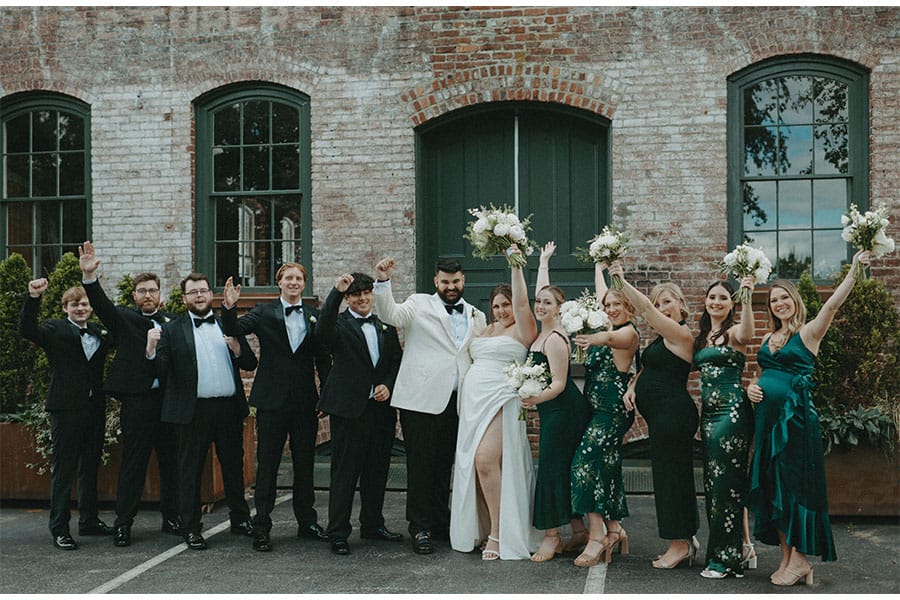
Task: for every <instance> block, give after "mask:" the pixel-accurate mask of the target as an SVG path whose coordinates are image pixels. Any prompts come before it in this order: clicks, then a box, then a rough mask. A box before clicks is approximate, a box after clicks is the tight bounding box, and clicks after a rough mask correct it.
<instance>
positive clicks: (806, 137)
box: [779, 125, 813, 175]
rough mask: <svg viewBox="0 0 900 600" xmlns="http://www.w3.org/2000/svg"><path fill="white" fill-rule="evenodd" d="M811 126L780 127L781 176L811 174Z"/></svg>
mask: <svg viewBox="0 0 900 600" xmlns="http://www.w3.org/2000/svg"><path fill="white" fill-rule="evenodd" d="M812 130H813V128H812V126H808V125H796V126H793V127H781V128H779V133H780V134H781V143H782V145H783V146H784V162H782V165H781V166H782V169H781V174H783V175H811V174H812V154H813V148H812V146H813V143H812Z"/></svg>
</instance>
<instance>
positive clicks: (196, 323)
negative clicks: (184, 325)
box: [194, 315, 216, 327]
mask: <svg viewBox="0 0 900 600" xmlns="http://www.w3.org/2000/svg"><path fill="white" fill-rule="evenodd" d="M215 322H216V317H215V316H213V315H209V316H208V317H206V318H205V319H194V327H200V326H201V325H203V324H204V323H215Z"/></svg>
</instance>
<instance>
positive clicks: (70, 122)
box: [59, 112, 84, 150]
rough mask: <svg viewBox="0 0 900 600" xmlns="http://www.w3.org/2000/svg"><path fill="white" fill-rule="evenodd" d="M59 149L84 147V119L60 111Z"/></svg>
mask: <svg viewBox="0 0 900 600" xmlns="http://www.w3.org/2000/svg"><path fill="white" fill-rule="evenodd" d="M59 149H60V150H83V149H84V119H82V118H81V117H79V116H77V115H72V114H69V113H64V112H61V113H59Z"/></svg>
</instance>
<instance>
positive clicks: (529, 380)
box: [503, 352, 550, 421]
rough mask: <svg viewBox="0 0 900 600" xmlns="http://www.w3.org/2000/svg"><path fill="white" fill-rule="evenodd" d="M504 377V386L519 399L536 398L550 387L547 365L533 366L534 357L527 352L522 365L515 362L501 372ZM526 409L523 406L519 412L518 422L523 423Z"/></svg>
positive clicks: (526, 412)
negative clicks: (509, 388)
mask: <svg viewBox="0 0 900 600" xmlns="http://www.w3.org/2000/svg"><path fill="white" fill-rule="evenodd" d="M503 374H504V375H506V384H507V385H509V386H510V387H511V388H513V389H514V390H516V393H517V394H518V395H519V398H530V397H532V396H537V395H538V394H540V393H541V392H543V391H544V390H545V389H547V386H549V385H550V372H549V371H548V370H547V364H546V363H541V364H539V365H536V364H534V355H533V354H532V353H531V352H529V353H528V358H526V359H525V362H524V363H520V362H519V361H516V362H514V363H512V364H511V365H509V366H508V367H506V369H504V370H503ZM527 414H528V409H526V408H525V407H524V406H523V407H522V408H521V409H520V410H519V420H520V421H524V420H525V417H526V416H527Z"/></svg>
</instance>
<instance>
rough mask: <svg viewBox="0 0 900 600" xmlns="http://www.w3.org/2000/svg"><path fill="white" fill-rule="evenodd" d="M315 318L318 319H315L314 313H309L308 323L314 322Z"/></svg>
mask: <svg viewBox="0 0 900 600" xmlns="http://www.w3.org/2000/svg"><path fill="white" fill-rule="evenodd" d="M317 320H318V319H316V316H315V315H309V322H310V323H315V322H316V321H317Z"/></svg>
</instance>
